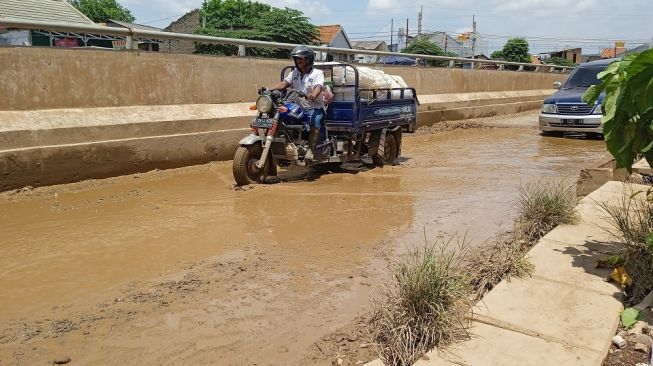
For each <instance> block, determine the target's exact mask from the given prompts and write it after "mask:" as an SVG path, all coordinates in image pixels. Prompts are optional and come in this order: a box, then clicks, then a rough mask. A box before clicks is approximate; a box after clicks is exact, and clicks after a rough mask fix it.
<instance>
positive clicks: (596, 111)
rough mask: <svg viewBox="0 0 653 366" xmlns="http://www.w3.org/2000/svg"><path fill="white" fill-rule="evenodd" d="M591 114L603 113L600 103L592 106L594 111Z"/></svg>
mask: <svg viewBox="0 0 653 366" xmlns="http://www.w3.org/2000/svg"><path fill="white" fill-rule="evenodd" d="M592 114H603V110H602V109H601V105H600V104H597V105H596V107H595V108H594V112H593V113H592Z"/></svg>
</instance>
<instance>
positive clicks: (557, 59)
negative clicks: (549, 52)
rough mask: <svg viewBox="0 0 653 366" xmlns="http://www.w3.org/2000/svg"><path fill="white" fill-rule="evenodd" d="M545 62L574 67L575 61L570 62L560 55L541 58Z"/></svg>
mask: <svg viewBox="0 0 653 366" xmlns="http://www.w3.org/2000/svg"><path fill="white" fill-rule="evenodd" d="M542 61H543V62H544V63H545V64H550V65H560V66H570V67H575V66H576V63H575V62H571V61H569V60H567V59H565V58H562V57H551V58H548V59H546V60H542Z"/></svg>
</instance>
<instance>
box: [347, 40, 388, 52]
mask: <svg viewBox="0 0 653 366" xmlns="http://www.w3.org/2000/svg"><path fill="white" fill-rule="evenodd" d="M383 43H385V41H358V42H354V43H353V44H352V46H353V47H354V48H357V49H359V50H375V49H377V47H379V46H380V45H381V44H383Z"/></svg>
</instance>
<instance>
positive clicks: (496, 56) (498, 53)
mask: <svg viewBox="0 0 653 366" xmlns="http://www.w3.org/2000/svg"><path fill="white" fill-rule="evenodd" d="M490 58H491V59H494V60H503V51H501V50H496V51H494V52H492V54H491V55H490Z"/></svg>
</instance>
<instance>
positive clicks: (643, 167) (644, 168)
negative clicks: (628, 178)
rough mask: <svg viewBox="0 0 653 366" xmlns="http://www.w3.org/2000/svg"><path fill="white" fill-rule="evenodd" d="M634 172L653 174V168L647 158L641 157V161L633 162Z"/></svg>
mask: <svg viewBox="0 0 653 366" xmlns="http://www.w3.org/2000/svg"><path fill="white" fill-rule="evenodd" d="M633 172H635V173H639V174H648V175H652V174H653V169H651V166H650V165H649V164H648V161H646V159H641V160H640V161H638V162H636V163H635V164H633Z"/></svg>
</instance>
